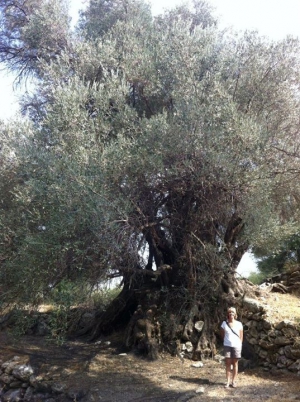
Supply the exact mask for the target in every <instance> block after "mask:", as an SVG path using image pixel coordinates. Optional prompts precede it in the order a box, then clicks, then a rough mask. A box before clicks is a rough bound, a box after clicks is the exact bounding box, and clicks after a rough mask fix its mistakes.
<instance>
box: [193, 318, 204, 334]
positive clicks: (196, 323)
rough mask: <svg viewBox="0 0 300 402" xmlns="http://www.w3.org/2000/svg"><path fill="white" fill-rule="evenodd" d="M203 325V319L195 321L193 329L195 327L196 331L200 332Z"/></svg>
mask: <svg viewBox="0 0 300 402" xmlns="http://www.w3.org/2000/svg"><path fill="white" fill-rule="evenodd" d="M203 327H204V321H196V322H195V329H196V330H197V331H198V332H201V331H202V329H203Z"/></svg>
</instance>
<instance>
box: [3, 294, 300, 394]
mask: <svg viewBox="0 0 300 402" xmlns="http://www.w3.org/2000/svg"><path fill="white" fill-rule="evenodd" d="M262 302H264V303H266V305H268V308H269V310H270V315H271V316H272V319H274V320H275V321H280V320H282V319H291V320H293V321H294V322H297V323H299V322H300V320H299V318H300V299H299V297H296V296H292V295H281V294H280V295H279V294H266V295H265V296H264V299H262ZM105 341H111V343H110V344H109V345H107V344H106V343H105ZM16 355H18V356H21V357H22V358H23V359H24V361H26V362H29V363H30V364H31V365H32V366H33V368H34V370H35V372H36V373H38V374H42V375H47V376H48V377H49V378H52V379H53V380H54V381H56V382H59V383H63V384H66V385H67V387H68V388H71V389H75V390H76V389H82V390H85V391H86V393H87V395H86V396H85V397H84V398H83V399H82V401H84V402H93V401H95V402H117V401H118V402H119V401H120V402H138V401H144V402H166V401H167V402H169V401H170V402H171V401H174V402H175V401H176V402H185V401H189V402H196V401H201V402H212V401H224V402H225V401H226V402H231V401H232V402H237V401H239V402H240V401H243V402H247V401H265V402H275V401H276V402H277V401H278V402H279V401H280V402H287V401H295V400H299V401H300V377H299V376H297V375H296V374H292V373H287V372H280V371H277V372H273V373H270V372H266V371H264V370H263V368H262V367H256V368H254V369H248V370H245V371H244V372H241V373H240V375H239V379H238V387H237V388H235V389H233V388H230V389H225V388H224V381H225V370H224V364H223V363H222V362H221V363H219V362H216V361H213V360H206V361H204V362H203V363H204V367H202V368H194V367H192V364H193V363H194V362H192V361H190V360H184V362H183V363H182V362H181V361H180V359H179V358H178V357H171V356H169V355H167V354H165V355H162V356H161V358H160V359H159V360H158V361H155V362H149V361H148V360H146V359H144V358H142V357H138V356H136V355H134V354H131V353H130V354H126V351H125V350H124V349H122V347H120V344H119V342H117V337H114V336H112V337H110V338H107V339H106V340H105V339H103V340H102V341H101V343H89V344H87V343H84V342H79V341H72V342H66V343H65V344H64V345H63V346H57V345H55V344H53V343H50V342H48V341H47V340H46V339H45V338H42V337H34V336H24V337H22V338H21V339H18V340H16V339H14V338H13V337H12V336H11V335H10V334H9V333H8V332H0V359H1V360H2V361H6V360H8V359H9V358H11V357H13V356H16ZM197 391H199V392H198V393H197ZM200 392H201V393H200ZM58 400H59V401H62V400H61V399H58Z"/></svg>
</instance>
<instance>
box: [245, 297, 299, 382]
mask: <svg viewBox="0 0 300 402" xmlns="http://www.w3.org/2000/svg"><path fill="white" fill-rule="evenodd" d="M241 312H242V322H243V325H244V334H245V343H249V344H250V345H251V346H252V348H253V351H254V355H253V356H252V357H253V359H255V358H258V360H259V362H260V363H261V364H262V365H263V366H264V367H265V368H266V370H274V369H275V370H278V369H285V370H288V371H291V372H294V373H298V374H299V375H300V324H299V323H298V324H297V323H296V324H295V323H292V322H290V321H288V320H283V321H281V322H278V323H272V322H271V321H270V319H269V318H268V313H267V311H266V310H265V308H264V307H263V306H262V305H260V304H259V303H258V301H257V300H254V299H247V298H245V299H244V301H243V306H242V310H241Z"/></svg>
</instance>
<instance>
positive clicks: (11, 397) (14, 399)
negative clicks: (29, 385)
mask: <svg viewBox="0 0 300 402" xmlns="http://www.w3.org/2000/svg"><path fill="white" fill-rule="evenodd" d="M22 400H23V396H22V393H21V390H20V389H16V390H15V389H10V390H9V391H7V392H5V394H4V395H2V399H1V401H3V402H20V401H22Z"/></svg>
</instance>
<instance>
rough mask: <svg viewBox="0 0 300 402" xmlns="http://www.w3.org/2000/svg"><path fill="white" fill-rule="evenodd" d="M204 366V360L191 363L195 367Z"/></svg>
mask: <svg viewBox="0 0 300 402" xmlns="http://www.w3.org/2000/svg"><path fill="white" fill-rule="evenodd" d="M203 366H204V364H203V363H202V362H196V363H193V364H191V367H195V368H200V367H203Z"/></svg>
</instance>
